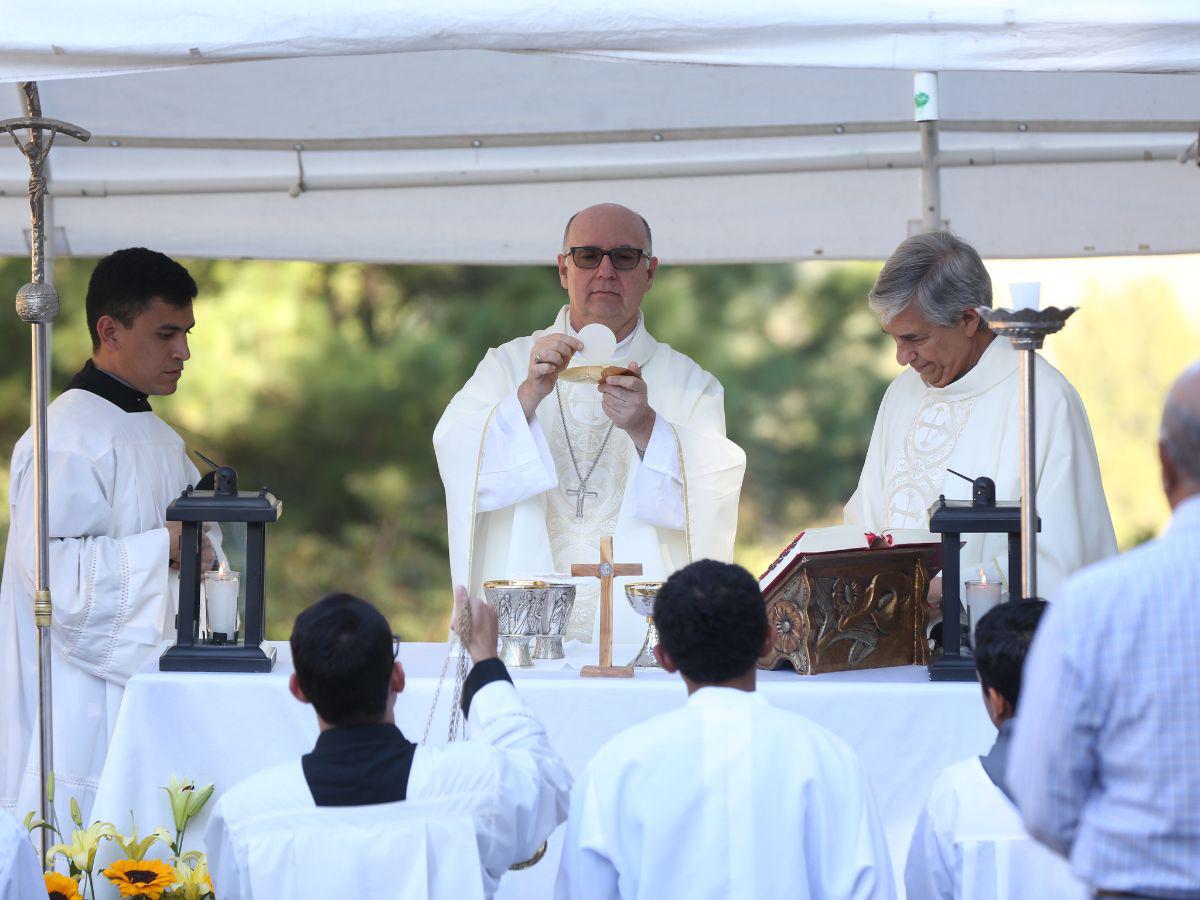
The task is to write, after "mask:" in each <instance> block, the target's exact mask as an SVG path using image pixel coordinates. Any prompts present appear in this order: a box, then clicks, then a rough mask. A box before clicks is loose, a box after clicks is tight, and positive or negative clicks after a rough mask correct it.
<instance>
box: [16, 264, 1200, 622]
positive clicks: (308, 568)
mask: <svg viewBox="0 0 1200 900" xmlns="http://www.w3.org/2000/svg"><path fill="white" fill-rule="evenodd" d="M94 262H95V261H94V260H89V259H77V260H63V261H60V262H59V263H58V266H57V268H56V273H55V280H56V284H57V286H58V288H59V291H60V294H61V295H62V301H63V310H62V314H61V316H60V318H59V320H58V323H57V324H56V326H55V328H54V336H53V346H54V366H53V382H54V387H55V390H56V391H57V390H60V389H61V388H62V387H63V386H64V385H65V383H66V381H67V380H68V379H69V378H70V376H71V374H73V373H74V371H76V370H77V369H78V368H79V366H80V365H82V363H83V361H84V360H85V359H86V358H87V357H88V355H89V352H90V345H89V341H88V338H87V329H86V325H85V320H84V310H83V298H84V294H85V291H86V284H87V277H88V275H89V273H90V272H91V269H92V266H93V265H94ZM187 265H188V267H189V269H190V270H191V271H192V273H193V275H195V277H196V280H197V282H198V283H199V285H200V290H201V297H200V300H199V302H198V303H197V307H196V314H197V327H196V329H195V331H194V332H193V339H192V360H191V362H190V363H189V364H188V367H187V371H186V372H185V374H184V377H183V380H182V381H181V384H180V389H179V391H178V393H177V394H175V395H174V396H172V397H168V398H157V399H155V400H153V401H152V402H153V404H154V407H155V410H156V411H157V412H158V413H159V414H160V415H161V416H162V417H163V418H164V419H165V420H166V421H167V422H169V423H170V424H171V425H172V426H174V427H175V428H176V429H177V430H178V431H179V432H180V433H181V434H182V435H183V436H184V438H185V440H186V442H187V444H188V446H189V448H192V449H196V450H200V451H201V452H203V453H205V454H206V455H208V456H211V457H213V458H214V459H218V460H221V461H222V462H229V463H231V464H233V465H234V466H236V467H237V469H238V471H239V473H240V475H241V477H242V480H243V485H244V486H259V485H268V486H269V487H270V488H271V489H272V490H273V491H274V492H275V493H276V494H277V495H278V496H279V497H280V498H282V499H283V501H284V516H283V518H282V519H281V520H280V522H279V523H278V524H277V525H275V526H273V528H272V530H271V532H270V536H269V538H268V547H269V551H268V552H269V596H268V616H269V622H268V636H269V637H272V638H283V637H286V635H287V634H288V632H289V629H290V622H291V620H292V618H293V617H294V615H295V613H296V612H297V611H298V610H299V609H301V608H303V607H304V606H305V605H307V604H308V603H310V602H312V601H313V600H314V599H316V598H317V597H319V596H320V595H321V594H323V593H325V592H327V591H330V590H335V589H336V590H347V591H352V592H355V593H359V594H361V595H363V596H365V597H368V598H370V599H372V600H373V601H375V602H376V603H377V604H379V605H380V606H381V607H382V608H383V609H384V610H385V611H386V612H387V614H388V615H389V617H390V619H391V621H392V624H393V626H394V627H395V628H396V629H397V630H398V631H399V633H401V634H403V635H404V636H405V637H407V638H409V639H414V640H416V639H438V638H439V637H440V636H441V635H444V633H445V631H444V629H445V625H446V619H447V615H448V608H449V567H448V564H447V549H446V521H445V506H444V497H443V493H442V487H441V482H440V480H439V478H438V474H437V466H436V462H435V460H434V455H433V447H432V443H431V436H432V433H433V428H434V425H435V424H436V422H437V420H438V417H439V416H440V415H441V412H442V410H443V408H444V407H445V405H446V403H447V402H448V401H449V399H450V398H451V396H453V394H454V392H455V391H456V390H457V389H458V388H459V387H460V386H461V384H462V383H463V382H464V381H465V380H466V378H467V377H468V376H469V374H470V373H471V371H472V370H473V369H474V367H475V365H476V363H477V362H478V360H479V358H480V357H481V356H482V354H483V352H484V351H485V350H486V349H487V348H488V347H489V346H494V345H496V344H499V343H503V342H504V341H506V340H508V339H510V338H511V337H514V336H516V335H520V334H526V333H529V332H530V331H532V330H534V329H535V328H539V327H543V326H544V325H545V324H546V323H548V322H549V321H550V320H551V319H552V318H553V316H554V314H555V312H556V311H557V309H558V307H559V306H560V304H561V303H562V302H563V295H562V291H561V288H560V287H559V285H558V280H557V277H556V276H555V273H554V272H553V270H552V268H550V267H548V266H547V267H539V268H532V267H511V268H509V267H449V266H405V267H396V266H377V265H359V264H342V265H319V264H311V263H284V262H256V261H237V262H234V261H190V262H187ZM877 271H878V264H870V263H809V264H803V265H769V266H768V265H761V266H696V267H670V268H664V269H663V270H662V272H661V274H660V276H659V278H658V279H657V280H656V283H655V287H654V290H653V292H652V293H651V294H650V295H649V296H648V298H647V301H646V305H645V312H646V320H647V323H648V325H649V327H650V329H651V331H652V333H653V334H654V335H655V336H656V337H657V338H659V339H660V340H665V341H667V342H669V343H670V344H671V345H672V346H674V347H676V348H678V349H679V350H681V351H682V352H684V353H687V354H688V355H690V356H692V357H693V358H694V359H696V360H698V361H700V362H701V364H702V365H703V366H704V367H705V368H706V369H708V370H710V371H711V372H713V373H714V374H715V375H716V376H717V377H718V378H719V379H720V380H721V381H722V383H723V384H724V386H725V391H726V415H727V419H728V430H729V434H730V436H731V437H732V438H733V439H734V440H735V441H737V442H738V443H739V444H740V445H742V446H743V447H744V448H745V449H746V452H747V456H748V458H749V468H748V472H747V478H746V484H745V488H744V490H743V493H742V503H741V510H740V519H739V532H738V545H737V551H736V556H737V559H738V561H739V562H741V563H742V564H743V565H745V566H746V567H747V568H749V569H751V571H754V572H755V573H756V574H757V572H758V571H760V570H761V569H762V568H763V567H764V566H765V565H766V563H767V562H769V561H770V559H771V558H773V556H774V555H775V553H777V552H778V550H779V548H780V547H781V546H782V545H783V544H785V543H786V542H787V541H788V540H790V538H791V537H792V536H793V535H794V534H795V532H796V531H797V530H798V529H800V528H802V527H806V526H813V525H819V524H827V523H829V522H833V521H837V520H838V518H839V516H840V511H841V505H842V503H844V502H845V499H846V498H847V497H848V496H849V494H850V492H851V491H852V490H853V487H854V484H855V482H856V479H857V475H858V470H859V467H860V466H861V463H862V458H863V455H864V453H865V451H866V442H867V440H868V438H869V436H870V431H871V426H872V424H873V421H874V416H875V411H876V408H877V406H878V403H879V400H880V398H881V397H882V395H883V390H884V388H885V387H886V385H887V383H888V381H889V380H890V379H891V378H892V377H894V375H895V374H896V373H897V372H898V369H897V367H896V364H895V361H894V359H893V356H892V350H891V347H890V342H889V341H888V340H887V339H886V337H885V336H884V335H882V334H881V333H880V330H879V327H878V323H877V322H876V321H875V319H874V317H873V316H872V315H871V314H870V313H869V311H868V310H867V308H866V305H865V303H864V302H863V298H864V297H865V295H866V292H867V290H868V289H869V287H870V285H871V283H872V281H873V280H874V277H875V274H876V273H877ZM27 277H28V263H27V261H25V260H18V259H13V260H3V261H0V297H12V296H14V294H15V292H16V290H17V288H18V287H20V285H21V284H23V283H24V282H25V281H26V280H27ZM1085 307H1086V309H1085V313H1086V314H1083V313H1081V314H1080V315H1079V316H1078V317H1077V321H1076V322H1073V323H1072V327H1071V328H1069V329H1067V331H1066V332H1065V333H1064V334H1063V335H1062V336H1060V338H1058V339H1056V341H1055V343H1054V345H1053V348H1052V353H1053V354H1054V360H1055V361H1056V363H1057V364H1059V366H1060V367H1061V368H1062V369H1063V370H1064V372H1065V373H1066V374H1067V375H1068V377H1069V378H1071V379H1072V381H1073V382H1074V383H1075V384H1076V386H1077V387H1078V388H1079V389H1080V392H1081V394H1082V395H1083V397H1084V401H1085V403H1086V404H1087V406H1088V410H1089V413H1090V415H1091V418H1092V423H1093V426H1094V428H1095V432H1096V439H1097V444H1098V446H1099V448H1100V454H1101V462H1102V465H1103V467H1104V474H1105V479H1106V485H1107V490H1108V495H1109V500H1110V504H1111V505H1112V507H1113V513H1114V518H1115V519H1116V520H1117V524H1118V532H1119V536H1120V537H1121V540H1122V544H1123V545H1128V544H1131V543H1136V542H1137V541H1139V540H1142V539H1144V538H1145V537H1147V536H1148V535H1150V534H1152V533H1153V532H1154V531H1155V530H1156V529H1157V528H1158V527H1159V526H1160V525H1161V523H1162V521H1163V520H1164V519H1165V515H1166V510H1165V505H1164V504H1163V503H1162V501H1161V499H1160V497H1159V494H1160V492H1159V491H1158V489H1157V486H1156V485H1157V481H1156V479H1157V468H1156V464H1155V463H1154V460H1153V439H1154V435H1155V433H1156V431H1157V425H1158V412H1159V406H1160V404H1161V399H1162V396H1163V393H1164V392H1165V388H1166V385H1167V384H1168V383H1169V381H1170V379H1171V378H1172V377H1173V376H1174V374H1175V373H1176V372H1178V371H1179V369H1180V368H1182V367H1183V365H1184V364H1185V363H1186V361H1187V360H1188V358H1189V356H1191V355H1194V353H1195V348H1196V346H1197V341H1196V337H1197V333H1196V329H1195V325H1194V323H1193V322H1192V321H1190V320H1189V319H1188V317H1187V315H1186V314H1185V313H1184V312H1183V310H1182V309H1181V307H1180V305H1179V304H1178V302H1177V300H1176V298H1175V297H1174V295H1173V294H1171V292H1170V289H1169V288H1168V287H1167V286H1166V285H1164V284H1159V283H1156V282H1153V281H1149V282H1145V283H1139V284H1138V285H1137V288H1136V290H1133V291H1129V292H1126V293H1123V294H1120V295H1108V294H1105V293H1104V290H1103V289H1101V288H1097V289H1096V299H1095V303H1092V302H1091V298H1089V302H1088V303H1087V304H1085ZM1131 335H1133V336H1134V337H1131ZM1131 342H1132V344H1131ZM1113 346H1118V347H1119V348H1120V352H1119V353H1115V354H1114V353H1107V354H1105V355H1104V356H1103V364H1099V363H1098V362H1097V359H1098V358H1099V357H1097V349H1096V348H1098V347H1113ZM28 347H29V334H28V329H27V327H26V326H24V325H22V324H21V323H20V321H19V320H18V319H17V318H16V316H15V315H12V314H9V315H3V314H0V446H2V447H4V448H6V449H5V450H4V451H2V452H0V538H3V537H4V533H5V532H6V530H7V518H8V502H7V493H6V492H7V489H8V477H7V466H8V460H9V451H8V449H7V448H9V447H11V446H12V444H13V443H14V442H15V441H16V439H17V438H18V437H19V436H20V434H21V433H22V432H23V431H24V430H25V428H26V427H27V426H28V413H29V404H28V384H29V368H28V367H29V350H28Z"/></svg>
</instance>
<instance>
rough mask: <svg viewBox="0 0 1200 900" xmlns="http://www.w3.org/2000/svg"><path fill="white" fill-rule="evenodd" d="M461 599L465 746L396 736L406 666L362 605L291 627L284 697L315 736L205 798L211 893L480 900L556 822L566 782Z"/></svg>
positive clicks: (320, 609) (486, 629)
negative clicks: (289, 758)
mask: <svg viewBox="0 0 1200 900" xmlns="http://www.w3.org/2000/svg"><path fill="white" fill-rule="evenodd" d="M456 600H457V602H458V603H459V604H461V603H464V602H467V599H466V592H465V591H463V590H462V589H459V590H458V591H457V597H456ZM470 604H471V632H470V635H469V637H468V638H467V639H466V645H467V647H466V648H467V652H468V653H470V655H471V659H472V660H473V661H474V667H473V668H472V669H471V671H470V673H469V674H468V675H467V679H466V681H465V683H464V684H463V689H462V701H461V702H462V709H463V713H464V714H465V715H466V717H467V725H468V728H469V730H470V734H471V739H470V740H469V741H466V742H464V743H454V744H449V745H443V746H437V747H434V746H418V745H417V744H415V743H413V742H412V741H410V740H409V739H408V738H407V737H405V735H404V734H402V733H401V731H400V729H399V728H397V727H396V724H395V721H396V720H395V713H394V707H395V704H396V697H397V695H398V694H399V693H400V692H401V691H403V690H404V669H403V668H402V666H401V665H400V663H399V661H397V659H396V653H397V649H398V646H399V645H398V644H395V645H394V644H393V639H392V635H391V630H390V629H389V627H388V623H387V619H385V618H384V617H383V615H382V614H381V613H380V612H379V611H378V610H377V609H375V607H373V606H371V604H369V603H367V602H366V601H364V600H360V599H359V598H357V597H352V596H350V595H348V594H332V595H330V596H328V597H325V598H324V599H323V600H321V601H319V602H318V603H316V604H314V605H313V606H310V607H309V608H308V609H306V610H305V611H304V612H302V613H301V614H300V615H299V616H297V617H296V624H295V626H294V627H293V629H292V637H291V648H292V659H293V662H294V663H295V667H296V671H295V672H294V673H293V674H292V676H291V679H290V681H289V687H290V689H291V692H292V694H293V695H294V696H295V697H296V699H297V700H300V701H301V702H303V703H311V704H312V706H313V708H314V710H315V711H316V715H317V722H318V724H319V725H320V729H321V734H320V736H319V737H318V738H317V743H316V746H315V747H314V748H313V750H312V752H311V753H308V754H306V755H305V756H303V757H301V758H300V759H298V760H295V761H294V762H290V763H286V764H284V765H282V766H276V767H274V768H270V769H265V770H263V771H261V772H259V773H258V774H256V775H252V776H250V777H249V778H247V779H245V780H244V781H242V782H240V783H238V784H237V785H235V786H233V787H232V788H230V789H229V790H228V791H227V792H226V793H225V794H224V795H223V796H221V798H220V799H219V800H218V801H217V805H216V808H215V809H214V811H213V815H212V819H211V820H210V821H209V825H208V829H207V831H206V832H205V843H206V844H207V846H208V854H209V857H208V859H209V867H210V869H211V871H212V873H213V884H214V885H216V888H217V895H218V896H220V897H237V898H240V900H249V898H259V900H268V898H282V897H293V896H297V897H299V896H303V897H346V896H354V897H359V898H368V897H378V898H380V900H383V898H389V900H394V898H397V897H409V896H412V897H422V898H423V897H426V896H430V897H432V898H434V900H438V898H445V900H460V898H470V897H477V896H487V897H490V896H492V894H493V892H494V891H495V890H496V886H497V884H498V883H499V880H500V876H502V875H503V874H504V873H505V872H506V871H508V869H509V867H510V866H512V865H513V864H514V863H519V862H522V861H524V860H527V859H529V858H531V857H533V856H534V854H535V853H536V852H537V850H538V848H539V847H540V846H541V844H542V842H543V841H545V840H546V839H547V838H548V837H549V836H550V832H552V831H553V830H554V829H555V827H556V826H557V825H558V824H559V823H560V822H561V821H562V820H563V818H564V817H565V816H566V809H567V797H568V793H569V791H570V789H571V776H570V773H569V772H568V771H567V769H566V767H565V766H564V765H563V763H562V761H561V760H560V759H559V758H558V755H557V754H556V753H555V752H554V751H553V750H552V749H551V747H550V745H549V743H548V742H547V740H546V733H545V731H544V730H543V729H542V726H541V723H540V722H538V720H537V718H536V717H535V716H534V715H533V713H532V712H530V710H529V708H528V707H526V706H525V704H524V703H523V702H522V701H521V699H520V697H519V696H518V695H517V692H516V689H515V688H514V687H513V684H512V681H511V679H510V678H509V676H508V671H507V670H506V669H505V667H504V663H502V662H501V661H500V660H499V659H497V658H496V630H497V617H496V609H495V607H494V606H491V605H490V604H485V603H483V602H482V601H480V600H478V599H474V600H471V601H470ZM455 619H456V621H457V619H458V617H457V616H456V617H455ZM332 807H353V808H354V809H353V810H351V811H350V812H349V813H348V814H342V813H338V812H337V811H336V810H330V811H327V809H323V808H332ZM403 820H407V821H403ZM398 822H402V824H406V825H411V826H412V827H411V828H409V829H408V830H407V831H405V830H396V829H395V828H394V827H392V826H394V825H395V824H396V823H398ZM456 826H459V827H457V829H456ZM464 833H465V838H466V844H465V845H464V842H463V837H464ZM290 885H294V886H295V890H293V889H292V888H291V887H289V886H290ZM401 885H403V889H402V888H401Z"/></svg>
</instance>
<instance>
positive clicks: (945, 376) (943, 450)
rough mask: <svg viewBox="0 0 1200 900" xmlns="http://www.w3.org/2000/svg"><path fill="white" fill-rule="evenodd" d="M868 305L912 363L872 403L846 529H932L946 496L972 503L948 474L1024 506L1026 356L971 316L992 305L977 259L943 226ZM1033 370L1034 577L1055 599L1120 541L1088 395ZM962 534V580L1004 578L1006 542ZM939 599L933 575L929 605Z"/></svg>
mask: <svg viewBox="0 0 1200 900" xmlns="http://www.w3.org/2000/svg"><path fill="white" fill-rule="evenodd" d="M868 302H869V304H870V307H871V310H872V311H873V312H874V313H875V315H876V316H877V317H878V318H879V321H880V324H881V325H882V326H883V330H884V332H886V333H887V334H888V335H889V336H891V338H892V339H893V340H894V341H895V343H896V362H898V363H899V364H900V365H902V366H907V367H908V368H907V369H906V370H905V371H904V372H902V373H901V374H900V375H898V376H897V377H896V379H895V380H894V381H893V382H892V383H891V385H889V386H888V389H887V392H886V393H885V394H884V396H883V402H882V403H880V405H879V413H878V415H877V417H876V419H875V428H874V430H873V431H872V433H871V443H870V446H869V447H868V449H867V457H866V460H865V461H864V462H863V468H862V474H861V475H860V476H859V481H858V488H857V490H855V492H854V495H853V496H852V497H851V498H850V500H849V502H848V503H847V504H846V509H845V521H846V524H847V525H859V526H862V527H863V528H864V529H865V530H867V531H874V532H879V531H881V530H886V529H889V528H917V529H923V528H928V527H929V507H930V506H931V505H932V504H933V503H934V502H935V501H936V500H937V499H938V497H939V496H940V495H943V494H944V495H945V496H946V498H947V499H951V500H970V499H971V484H970V483H969V482H967V481H964V480H963V479H961V478H959V477H957V476H956V475H954V474H952V473H951V470H954V471H956V472H960V473H962V474H963V475H966V476H969V477H971V478H976V477H979V476H981V475H985V476H987V477H988V478H991V479H992V480H993V481H995V483H996V498H997V499H998V500H1019V499H1020V497H1021V446H1022V444H1021V365H1020V363H1021V360H1020V353H1019V351H1017V350H1014V349H1013V346H1012V342H1011V341H1009V340H1008V339H1007V338H997V336H996V334H995V333H994V332H992V331H991V330H990V329H989V328H988V326H987V322H985V321H984V320H983V318H982V317H981V316H980V315H979V313H978V312H976V308H977V307H980V306H988V307H990V306H991V305H992V280H991V277H990V276H989V275H988V272H987V269H986V268H984V265H983V261H982V260H981V259H980V258H979V254H978V253H976V252H975V250H974V248H972V247H971V246H970V245H969V244H967V243H966V242H965V241H963V240H961V239H960V238H958V237H956V236H954V235H952V234H950V233H948V232H943V231H935V232H929V233H927V234H918V235H915V236H913V237H910V238H908V240H906V241H904V242H903V243H902V244H900V246H899V247H897V248H896V250H895V252H894V253H892V255H891V257H890V258H889V259H888V261H887V262H886V263H884V265H883V269H882V270H881V271H880V273H879V277H878V279H877V280H876V282H875V286H874V287H873V288H872V289H871V293H870V295H869V297H868ZM1036 366H1037V368H1036V378H1037V404H1036V406H1035V412H1036V422H1037V450H1036V453H1037V458H1036V460H1035V462H1034V471H1035V473H1036V485H1035V488H1036V490H1037V507H1038V516H1039V517H1040V518H1041V521H1042V530H1041V533H1040V534H1039V535H1038V541H1037V554H1038V558H1037V572H1038V588H1039V591H1040V592H1041V594H1042V595H1043V596H1044V597H1049V596H1051V595H1052V594H1053V593H1054V591H1055V589H1056V588H1057V587H1058V585H1059V584H1061V583H1062V581H1063V579H1065V578H1066V577H1067V576H1068V575H1070V574H1071V573H1072V572H1074V571H1076V570H1077V569H1081V568H1083V567H1084V566H1086V565H1089V564H1090V563H1093V562H1095V561H1097V560H1100V559H1103V558H1104V557H1106V556H1110V555H1112V554H1113V553H1115V552H1116V550H1117V541H1116V535H1115V533H1114V531H1113V526H1112V518H1111V517H1110V516H1109V512H1108V502H1107V501H1106V500H1105V498H1104V486H1103V484H1102V483H1101V481H1100V464H1099V461H1098V460H1097V458H1096V444H1095V441H1094V440H1093V439H1092V429H1091V425H1090V424H1089V423H1088V418H1087V413H1086V412H1085V411H1084V408H1083V401H1082V400H1080V398H1079V394H1078V393H1076V391H1075V389H1074V388H1073V387H1072V386H1071V384H1070V383H1069V382H1068V381H1067V379H1066V378H1065V377H1063V375H1062V373H1060V372H1059V371H1058V370H1057V369H1055V368H1054V367H1053V366H1052V365H1050V363H1048V362H1046V360H1045V359H1044V358H1043V357H1042V356H1040V355H1039V356H1038V357H1037V361H1036ZM963 537H964V540H965V542H966V543H965V546H964V547H963V549H962V555H961V557H960V560H961V573H962V578H963V580H964V581H965V580H968V579H974V578H978V577H979V576H978V571H979V570H980V569H983V570H984V574H985V575H986V577H987V578H988V579H989V580H995V579H996V578H998V577H999V578H1003V579H1006V578H1007V577H1008V544H1007V541H1008V536H1007V535H1004V534H967V535H964V536H963ZM1010 589H1011V590H1012V591H1013V594H1014V596H1015V593H1016V586H1011V585H1010ZM959 596H960V597H961V596H962V593H961V592H960V595H959ZM940 597H941V580H940V577H939V578H938V579H937V580H935V582H934V584H933V585H931V588H930V597H929V600H930V603H931V604H932V603H936V602H937V601H938V600H939V599H940Z"/></svg>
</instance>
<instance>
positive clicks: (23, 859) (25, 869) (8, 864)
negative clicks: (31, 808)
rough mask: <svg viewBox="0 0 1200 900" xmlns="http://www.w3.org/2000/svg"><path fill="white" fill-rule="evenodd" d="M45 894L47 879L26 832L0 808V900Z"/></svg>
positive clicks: (17, 899) (29, 898) (26, 898)
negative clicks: (44, 878) (43, 876)
mask: <svg viewBox="0 0 1200 900" xmlns="http://www.w3.org/2000/svg"><path fill="white" fill-rule="evenodd" d="M62 877H64V878H65V876H62ZM45 896H46V882H45V881H44V880H43V878H42V867H41V865H39V861H38V852H37V851H36V850H34V849H33V843H32V841H31V840H30V837H29V832H28V831H26V830H25V828H24V826H22V825H21V823H20V822H18V821H17V820H16V819H15V818H13V817H12V816H11V815H10V814H9V813H6V812H4V810H0V900H31V898H35V897H45Z"/></svg>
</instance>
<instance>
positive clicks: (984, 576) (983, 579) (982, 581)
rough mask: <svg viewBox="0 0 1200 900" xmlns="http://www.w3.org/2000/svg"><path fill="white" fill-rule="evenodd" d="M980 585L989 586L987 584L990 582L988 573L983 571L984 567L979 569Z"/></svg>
mask: <svg viewBox="0 0 1200 900" xmlns="http://www.w3.org/2000/svg"><path fill="white" fill-rule="evenodd" d="M979 583H980V584H987V583H988V580H987V572H985V571H983V567H982V566H980V567H979Z"/></svg>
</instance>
